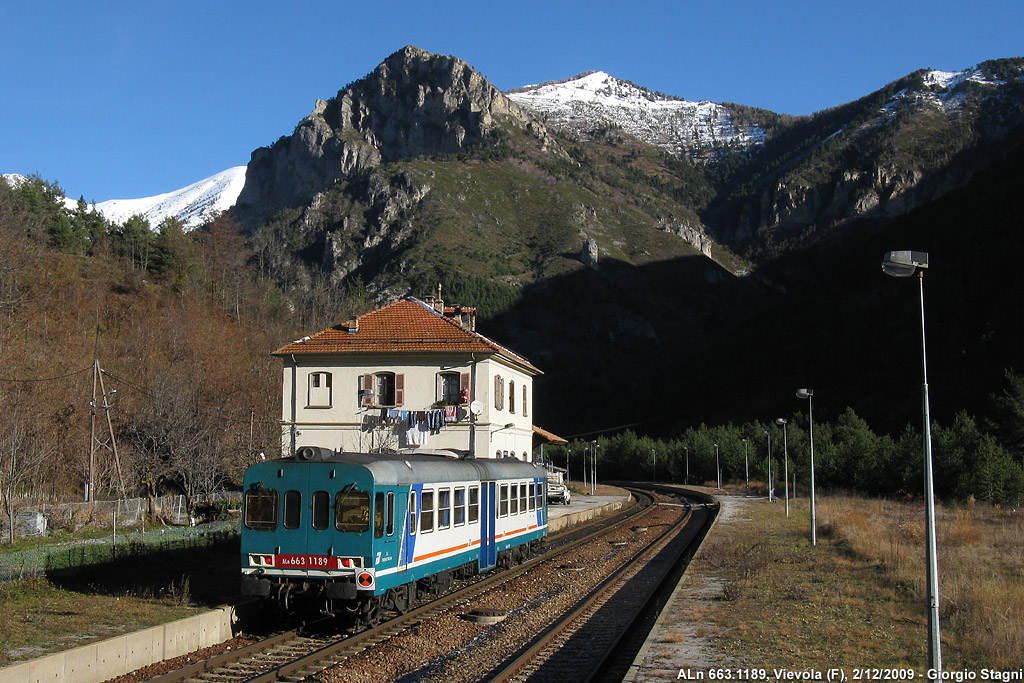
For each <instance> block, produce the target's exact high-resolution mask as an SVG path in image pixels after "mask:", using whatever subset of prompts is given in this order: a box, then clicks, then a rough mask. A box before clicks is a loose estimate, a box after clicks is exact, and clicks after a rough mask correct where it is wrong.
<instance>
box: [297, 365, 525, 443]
mask: <svg viewBox="0 0 1024 683" xmlns="http://www.w3.org/2000/svg"><path fill="white" fill-rule="evenodd" d="M282 360H283V373H282V374H283V383H282V392H281V399H282V400H281V420H282V451H283V453H284V454H285V455H290V454H291V453H292V449H293V448H298V447H301V446H323V447H327V448H333V449H336V450H346V451H360V452H365V451H370V450H373V449H376V448H380V447H384V448H391V449H395V448H404V447H406V446H407V445H408V444H407V441H406V439H405V438H404V437H405V434H404V431H405V429H406V424H407V423H401V424H386V425H379V424H378V425H376V426H373V427H371V426H369V424H368V422H369V423H370V424H372V422H370V421H372V420H373V419H374V418H377V417H379V416H380V414H381V408H380V407H365V406H363V405H361V401H360V397H359V394H358V390H359V376H360V375H365V374H375V373H379V372H393V373H395V374H396V375H404V385H405V386H404V399H403V401H402V405H401V406H396V407H395V409H396V410H399V411H417V412H418V411H427V410H431V409H433V408H434V407H435V404H436V402H437V400H438V399H439V396H438V394H437V381H438V379H437V376H438V373H440V372H457V373H470V374H471V377H474V379H473V381H472V382H471V389H470V400H471V401H473V400H476V401H479V402H480V405H481V407H482V412H481V414H480V415H479V416H476V418H475V420H472V419H470V415H469V410H468V408H469V405H468V404H466V405H464V406H462V407H463V409H464V410H463V411H462V412H463V415H464V418H463V419H462V420H460V421H458V422H456V423H448V424H446V425H445V426H444V427H443V428H442V429H440V430H438V431H436V432H433V433H430V434H429V436H427V443H426V444H424V445H423V446H421V447H420V448H421V449H430V450H434V449H456V450H460V451H465V450H469V449H470V448H471V444H472V451H473V453H474V455H475V456H476V457H480V458H485V457H490V458H493V457H495V456H496V453H497V452H499V451H500V452H502V453H503V454H504V453H505V452H506V451H507V452H508V453H509V455H513V454H514V455H515V456H516V457H518V458H520V459H523V458H524V457H525V458H526V459H530V458H531V457H532V456H531V452H532V439H533V420H532V412H533V377H532V376H531V375H530V374H528V373H527V372H524V371H523V370H521V369H520V368H518V367H514V366H513V365H511V364H509V363H507V362H503V361H502V360H501V359H499V358H498V357H486V358H483V359H479V357H478V359H477V360H474V359H473V358H470V357H458V356H455V357H453V356H442V355H437V356H416V357H404V358H402V357H396V356H379V357H366V356H364V357H360V358H359V359H357V360H356V361H355V362H357V363H358V364H355V363H354V362H353V359H350V358H344V359H341V360H344V361H345V362H346V364H345V365H338V364H336V363H338V362H339V358H338V357H337V356H320V357H317V356H312V355H295V356H286V357H283V358H282ZM317 372H329V373H331V388H330V404H329V406H327V405H326V401H325V400H324V401H323V402H322V404H321V405H313V406H311V405H310V404H309V393H310V390H309V387H310V380H309V377H310V375H311V374H312V373H317ZM496 376H500V377H501V378H502V379H503V380H504V383H505V388H506V397H505V400H504V401H503V403H502V406H501V408H496V407H495V405H494V388H495V377H496ZM510 383H514V385H515V393H516V396H515V403H514V410H510V409H509V401H508V396H507V392H508V387H509V385H510ZM524 387H525V391H526V395H527V412H526V414H525V415H524V414H523V409H522V408H523V405H522V404H523V399H522V394H523V391H524ZM319 392H320V395H321V396H322V395H324V391H323V387H321V389H320V390H319ZM508 424H512V427H506V425H508Z"/></svg>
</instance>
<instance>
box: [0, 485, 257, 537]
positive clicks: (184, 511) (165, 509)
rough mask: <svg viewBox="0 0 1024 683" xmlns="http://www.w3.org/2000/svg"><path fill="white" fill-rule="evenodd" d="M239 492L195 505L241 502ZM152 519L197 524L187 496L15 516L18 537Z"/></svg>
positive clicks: (2, 528) (38, 509) (0, 528)
mask: <svg viewBox="0 0 1024 683" xmlns="http://www.w3.org/2000/svg"><path fill="white" fill-rule="evenodd" d="M240 499H241V494H240V493H237V492H225V493H216V494H213V495H210V496H205V497H203V498H202V499H199V500H196V501H193V502H194V503H215V502H217V501H221V500H228V501H232V500H235V501H237V500H240ZM147 510H149V515H150V519H153V520H154V521H162V522H164V523H166V524H178V525H192V524H194V523H195V521H196V520H195V519H193V517H192V514H191V511H190V510H189V509H188V505H187V504H186V502H185V496H161V497H159V498H152V499H150V498H129V499H127V500H98V501H93V502H89V503H59V504H54V505H45V504H41V505H32V506H26V507H24V508H22V509H21V510H19V512H18V513H17V515H16V517H15V526H14V535H15V538H25V537H28V536H41V535H46V533H47V532H48V531H50V530H52V529H61V530H66V531H77V530H79V529H81V528H83V527H86V526H89V525H96V526H99V527H114V528H115V529H120V528H123V527H133V526H137V525H143V526H145V523H146V514H147ZM9 530H10V524H9V521H8V520H3V522H2V524H0V533H2V536H0V538H2V539H4V540H6V539H7V537H8V533H9Z"/></svg>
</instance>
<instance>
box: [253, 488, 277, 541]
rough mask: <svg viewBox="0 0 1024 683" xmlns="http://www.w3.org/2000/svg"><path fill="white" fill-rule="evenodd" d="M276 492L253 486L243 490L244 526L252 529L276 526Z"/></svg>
mask: <svg viewBox="0 0 1024 683" xmlns="http://www.w3.org/2000/svg"><path fill="white" fill-rule="evenodd" d="M277 503H278V493H277V491H275V490H274V489H263V488H255V489H249V490H248V491H246V492H245V526H246V527H248V528H250V529H253V530H254V531H273V530H274V529H276V528H277Z"/></svg>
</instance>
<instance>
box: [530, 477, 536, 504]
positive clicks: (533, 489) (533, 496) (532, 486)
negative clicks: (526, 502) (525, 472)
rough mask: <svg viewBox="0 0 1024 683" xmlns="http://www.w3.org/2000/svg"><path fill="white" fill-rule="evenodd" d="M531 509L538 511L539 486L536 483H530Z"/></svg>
mask: <svg viewBox="0 0 1024 683" xmlns="http://www.w3.org/2000/svg"><path fill="white" fill-rule="evenodd" d="M530 509H531V510H536V509H537V484H536V482H532V481H531V482H530Z"/></svg>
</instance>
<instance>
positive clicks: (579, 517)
mask: <svg viewBox="0 0 1024 683" xmlns="http://www.w3.org/2000/svg"><path fill="white" fill-rule="evenodd" d="M573 500H576V498H574V499H573ZM632 500H633V496H632V494H630V493H629V492H628V491H624V492H623V497H622V498H621V499H619V500H613V501H611V502H608V503H604V504H603V505H597V506H594V507H588V508H585V509H583V510H577V511H576V512H570V513H569V514H566V515H561V516H559V517H552V516H551V515H550V514H549V515H548V533H550V534H555V533H558V532H559V531H562V530H564V529H568V528H569V527H571V526H576V525H577V524H582V523H583V522H586V521H589V520H591V519H594V518H595V517H600V516H601V515H607V514H610V513H612V512H615V511H616V510H621V509H622V508H623V507H625V506H626V505H627V504H629V503H630V502H631V501H632ZM549 509H550V508H549ZM0 683H2V682H0Z"/></svg>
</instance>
